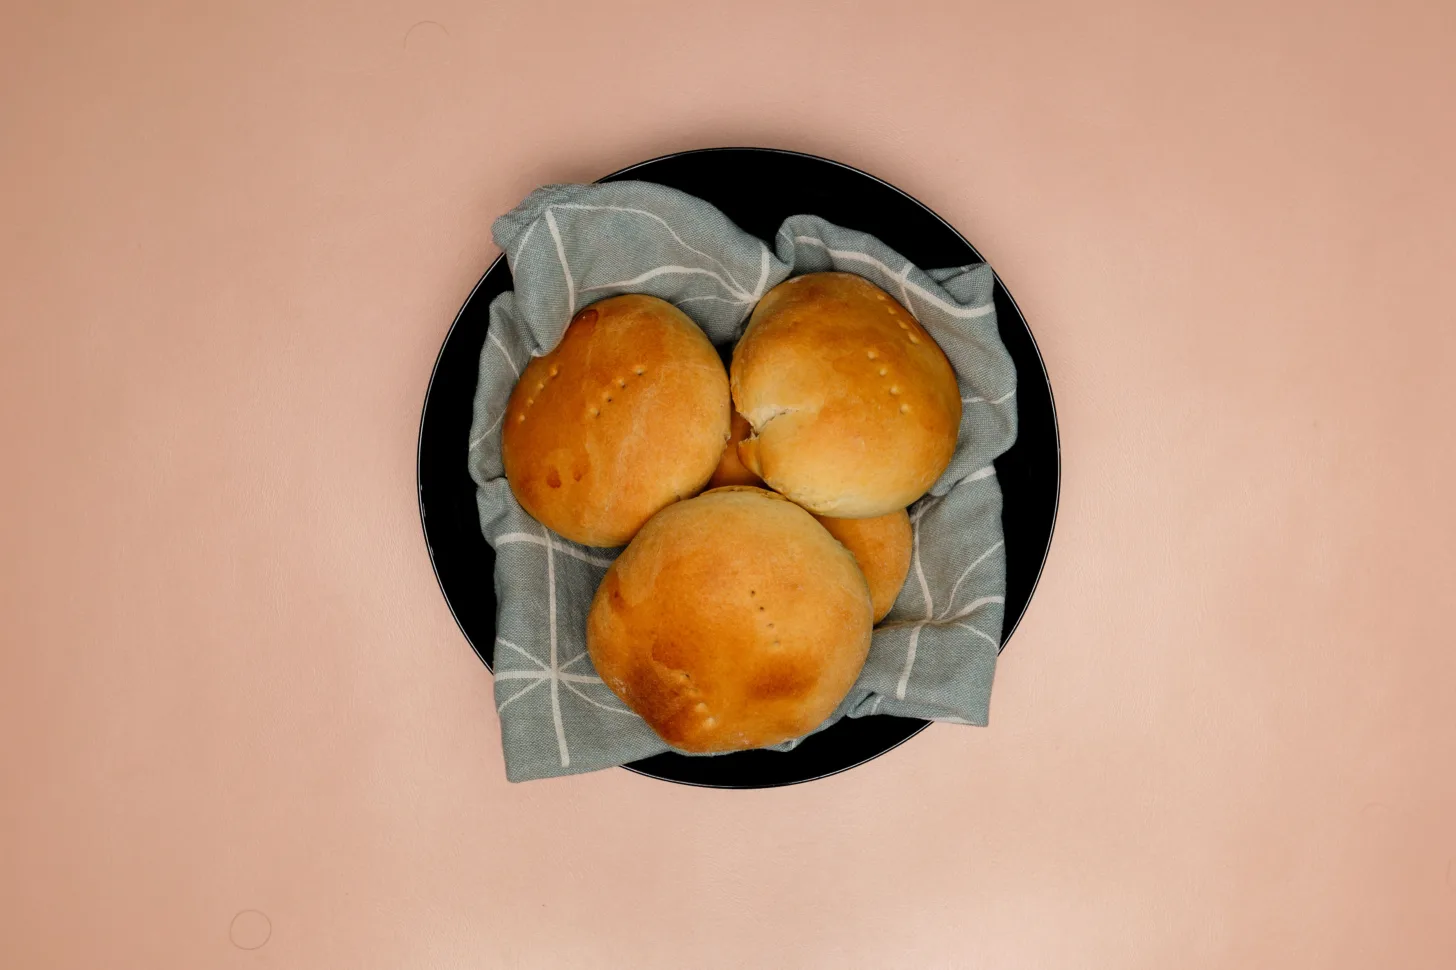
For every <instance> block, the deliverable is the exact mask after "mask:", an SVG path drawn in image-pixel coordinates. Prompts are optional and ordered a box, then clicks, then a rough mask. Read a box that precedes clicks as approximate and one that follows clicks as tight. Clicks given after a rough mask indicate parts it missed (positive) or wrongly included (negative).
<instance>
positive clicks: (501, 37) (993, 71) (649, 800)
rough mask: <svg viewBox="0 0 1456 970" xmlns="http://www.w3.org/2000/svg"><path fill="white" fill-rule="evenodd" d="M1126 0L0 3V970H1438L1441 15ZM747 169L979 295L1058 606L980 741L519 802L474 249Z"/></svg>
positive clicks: (1442, 691)
mask: <svg viewBox="0 0 1456 970" xmlns="http://www.w3.org/2000/svg"><path fill="white" fill-rule="evenodd" d="M1088 6H1089V5H1085V4H1079V3H1073V2H1052V3H1047V2H1032V3H1012V2H1000V3H961V2H949V0H947V2H944V3H939V4H936V3H927V2H913V0H902V2H896V3H888V4H869V3H862V4H845V3H805V2H796V3H783V2H759V3H733V4H698V3H687V2H677V3H664V2H656V0H644V2H635V3H591V2H586V0H581V2H574V3H552V2H545V0H537V2H529V3H527V2H520V3H511V4H504V3H491V2H480V0H396V2H391V3H383V2H378V0H364V2H358V0H355V2H347V3H346V2H342V0H334V2H327V3H309V4H302V3H296V2H285V0H255V2H246V3H245V2H237V0H234V2H231V3H226V4H197V3H191V2H173V3H168V4H162V3H155V2H131V3H125V4H116V3H109V4H108V3H99V2H94V0H93V2H82V3H27V4H15V3H10V4H6V5H5V12H6V17H5V20H6V24H5V30H4V31H3V33H0V185H3V188H0V227H3V230H0V443H3V455H4V464H3V471H0V550H3V551H0V663H3V670H0V965H4V966H5V967H16V968H31V967H37V968H41V967H58V968H93V967H106V968H146V970H172V968H177V970H183V968H186V970H194V968H250V967H272V968H307V970H314V968H333V967H348V968H361V970H373V968H381V970H383V968H455V967H461V968H464V967H472V968H474V967H557V966H560V967H596V966H636V967H674V966H700V967H710V968H717V967H740V966H741V967H755V966H763V967H767V966H783V967H905V968H927V967H977V968H979V967H986V968H1051V970H1060V968H1067V970H1074V968H1075V970H1085V968H1118V970H1122V968H1149V970H1153V968H1158V970H1163V968H1168V967H1179V968H1213V967H1335V968H1362V970H1364V968H1370V967H1401V968H1406V967H1411V968H1448V967H1451V966H1453V965H1456V713H1453V711H1456V651H1453V639H1456V637H1453V633H1452V623H1451V618H1450V604H1451V602H1452V596H1453V593H1452V589H1453V586H1456V515H1453V512H1452V504H1451V497H1450V495H1451V489H1452V486H1451V481H1452V477H1453V474H1456V457H1453V444H1452V434H1451V417H1452V414H1453V405H1452V401H1451V393H1452V386H1453V379H1452V377H1451V374H1452V370H1453V366H1456V313H1453V309H1452V308H1453V306H1456V272H1453V270H1452V264H1453V261H1456V229H1453V226H1456V180H1453V178H1452V174H1451V173H1452V172H1453V171H1456V133H1453V125H1452V114H1451V111H1452V107H1451V106H1452V104H1453V103H1456V8H1453V7H1452V5H1451V4H1450V3H1449V2H1430V3H1425V4H1416V3H1409V2H1405V3H1395V4H1377V3H1374V2H1367V3H1360V4H1336V5H1330V4H1316V3H1290V2H1285V3H1279V4H1275V5H1273V6H1274V7H1276V9H1274V10H1269V9H1267V8H1268V7H1270V6H1271V5H1270V4H1267V3H1255V2H1238V3H1224V4H1219V5H1203V6H1204V7H1205V9H1204V10H1203V11H1201V12H1193V11H1190V10H1184V11H1183V12H1176V11H1174V10H1172V9H1170V7H1172V6H1173V5H1169V4H1165V3H1159V2H1151V0H1150V2H1146V3H1141V4H1129V3H1104V4H1099V5H1097V6H1098V7H1099V8H1100V9H1098V10H1096V11H1093V10H1090V9H1087V8H1088ZM1189 6H1192V5H1189ZM507 78H513V79H515V80H514V81H513V82H511V83H508V82H507V80H506V79H507ZM508 90H509V91H510V92H511V93H507V92H508ZM717 144H759V145H772V146H779V147H785V148H794V149H800V150H804V151H810V152H815V153H818V154H823V155H828V156H831V157H834V158H838V159H841V160H843V161H846V162H849V163H850V164H853V165H858V166H861V167H863V168H866V169H868V170H869V171H871V172H874V173H876V174H878V175H880V176H883V177H884V178H886V179H889V180H890V181H892V182H894V183H896V184H898V185H900V186H902V187H904V188H905V189H906V190H908V191H910V192H911V193H913V194H914V195H916V196H918V197H920V198H922V199H923V200H925V201H926V202H927V203H928V204H930V205H931V206H933V207H934V208H935V209H937V210H938V211H940V212H941V213H943V214H944V215H945V216H946V217H947V218H948V219H950V220H951V221H952V222H953V223H954V224H955V225H957V226H958V227H960V228H961V229H962V230H963V231H964V232H965V233H966V234H967V235H968V236H969V237H970V238H971V239H972V240H973V241H974V242H975V243H976V244H977V245H978V246H979V247H981V249H982V251H983V252H984V253H986V254H987V256H988V258H990V259H991V260H992V261H993V263H994V264H995V266H996V268H997V270H998V271H999V272H1000V273H1001V275H1002V276H1003V278H1004V279H1005V280H1006V282H1007V284H1008V285H1009V286H1010V288H1011V290H1012V291H1013V292H1014V293H1015V294H1016V296H1017V298H1018V300H1019V301H1020V302H1021V305H1022V307H1023V308H1024V310H1025V311H1026V314H1027V316H1028V318H1029V319H1030V321H1031V323H1032V326H1033V328H1034V329H1035V331H1036V335H1037V338H1038V340H1039V341H1040V343H1041V348H1042V351H1043V353H1044V354H1045V356H1046V359H1047V364H1048V367H1049V368H1050V370H1051V374H1052V377H1053V380H1054V383H1055V387H1056V393H1057V402H1058V405H1059V409H1060V418H1061V428H1062V434H1063V455H1064V460H1065V474H1064V479H1063V492H1062V495H1063V499H1062V510H1061V517H1060V521H1059V523H1058V528H1057V535H1056V542H1055V546H1054V548H1053V555H1052V559H1051V562H1050V565H1049V566H1048V568H1047V571H1046V574H1045V576H1044V577H1043V580H1042V584H1041V588H1040V590H1039V591H1038V593H1037V596H1036V598H1035V600H1034V601H1033V603H1032V607H1031V610H1030V612H1029V614H1028V615H1027V617H1026V620H1025V622H1024V623H1023V624H1022V626H1021V629H1020V631H1019V632H1018V634H1017V636H1016V638H1015V640H1014V641H1013V643H1012V646H1011V649H1010V650H1009V652H1008V653H1007V654H1006V656H1005V657H1004V658H1003V663H1002V666H1001V669H1000V673H999V678H998V684H997V687H996V695H995V698H994V701H993V709H992V723H991V726H990V727H989V728H988V729H984V730H979V729H960V728H953V727H945V726H937V727H934V728H932V729H931V730H929V731H928V732H927V733H925V734H924V735H922V736H920V737H918V738H916V739H914V740H913V741H912V742H910V743H909V744H907V745H906V746H905V747H904V748H902V749H900V750H898V751H896V752H894V753H893V754H892V755H890V756H888V757H885V758H882V759H880V760H878V761H876V762H874V763H872V764H870V765H868V766H866V767H863V768H860V769H857V770H855V771H853V772H850V773H848V774H845V775H841V776H839V777H837V778H833V779H831V780H828V781H824V782H820V783H816V784H811V785H805V786H801V787H796V788H790V789H785V790H779V791H761V792H746V793H720V792H712V791H699V790H693V789H688V788H680V787H674V786H669V785H665V784H661V783H658V782H653V781H648V780H646V779H643V778H639V777H635V776H633V775H630V774H628V773H626V772H622V771H610V772H605V773H600V774H596V775H593V776H587V777H578V778H571V779H565V780H559V781H550V782H538V783H532V784H529V785H524V786H519V787H510V786H508V785H507V784H506V782H505V780H504V777H503V774H502V770H501V763H500V755H499V751H498V736H497V728H496V720H495V715H494V713H493V711H492V709H491V690H490V677H489V675H488V674H487V672H486V671H485V669H484V668H483V667H482V666H481V665H480V663H479V662H478V661H477V660H476V659H475V657H474V655H473V654H471V652H470V651H469V649H468V648H467V646H466V645H465V643H464V640H463V639H462V637H461V636H460V634H459V632H458V631H457V630H456V628H455V625H454V623H453V622H452V621H451V618H450V614H449V612H448V611H447V610H446V608H445V604H444V602H443V600H442V599H441V597H440V595H439V593H438V591H437V589H436V586H435V581H434V577H433V576H432V574H431V571H430V566H429V561H428V559H427V558H426V555H425V549H424V544H423V542H422V541H421V537H420V531H419V522H418V517H417V513H416V510H415V485H414V449H415V433H416V426H417V422H418V419H419V409H420V403H421V400H422V397H423V394H424V389H425V382H426V379H427V378H428V375H429V372H430V366H431V363H432V361H433V359H434V355H435V352H436V350H437V349H438V347H439V344H440V341H441V338H442V337H443V336H444V333H445V329H446V327H447V326H448V324H449V321H450V319H451V316H452V315H453V313H454V311H455V309H456V308H457V306H458V305H459V304H460V302H461V300H462V299H463V298H464V296H465V295H466V293H467V292H468V291H469V289H470V287H471V285H472V284H473V283H474V282H475V280H476V278H477V276H478V275H479V274H480V272H481V271H482V269H483V268H484V267H485V266H486V265H487V264H488V262H489V261H490V260H491V258H492V257H493V256H494V255H495V250H494V248H493V247H492V245H491V243H490V241H489V236H488V227H489V223H490V220H491V218H492V217H493V216H494V215H496V214H497V213H499V212H501V211H502V210H504V209H506V208H508V207H509V206H511V205H512V204H514V203H515V202H516V201H517V200H518V199H519V198H520V197H521V196H522V195H523V194H524V193H525V192H527V191H528V190H529V189H531V188H532V187H533V186H535V185H537V184H538V183H541V182H546V181H560V180H573V179H576V180H581V179H591V178H593V177H596V176H598V175H601V174H603V173H605V172H608V171H611V170H613V169H615V168H617V167H619V166H622V165H624V164H627V163H630V162H633V161H636V160H639V159H642V158H646V157H649V156H653V155H657V154H660V153H663V152H667V151H672V150H676V149H682V148H690V147H701V146H705V145H717ZM498 832H506V833H509V834H508V836H507V837H498V836H497V833H498ZM259 944H261V946H260V945H259ZM246 947H254V949H245V948H246Z"/></svg>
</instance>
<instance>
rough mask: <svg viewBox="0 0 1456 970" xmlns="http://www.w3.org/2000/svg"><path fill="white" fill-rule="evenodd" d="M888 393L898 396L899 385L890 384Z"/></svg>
mask: <svg viewBox="0 0 1456 970" xmlns="http://www.w3.org/2000/svg"><path fill="white" fill-rule="evenodd" d="M890 393H891V394H899V393H900V385H899V384H891V385H890Z"/></svg>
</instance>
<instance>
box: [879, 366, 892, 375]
mask: <svg viewBox="0 0 1456 970" xmlns="http://www.w3.org/2000/svg"><path fill="white" fill-rule="evenodd" d="M888 373H890V372H889V371H888V370H886V369H885V368H883V367H881V368H880V376H881V377H884V376H885V375H886V374H888Z"/></svg>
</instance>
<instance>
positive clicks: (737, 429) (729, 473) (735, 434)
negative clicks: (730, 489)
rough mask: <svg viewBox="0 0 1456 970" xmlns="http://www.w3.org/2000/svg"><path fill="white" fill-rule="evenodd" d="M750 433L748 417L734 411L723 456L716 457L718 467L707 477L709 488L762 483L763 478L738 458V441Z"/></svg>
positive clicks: (751, 429) (751, 428) (751, 431)
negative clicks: (710, 476)
mask: <svg viewBox="0 0 1456 970" xmlns="http://www.w3.org/2000/svg"><path fill="white" fill-rule="evenodd" d="M752 433H753V427H752V426H751V425H750V424H749V423H748V419H747V418H745V417H744V416H743V415H741V414H739V413H738V412H737V411H734V412H733V421H732V423H731V424H730V425H729V429H728V444H727V446H726V447H725V448H724V449H723V457H721V458H719V459H718V467H717V469H715V470H714V472H713V477H712V478H710V479H708V487H709V488H722V487H723V486H724V485H762V484H763V479H761V478H759V477H758V476H757V475H755V474H754V473H753V472H751V471H749V470H748V469H747V468H745V467H744V465H743V462H742V461H740V460H739V458H738V442H740V441H742V440H743V439H744V438H747V437H748V436H749V435H750V434H752Z"/></svg>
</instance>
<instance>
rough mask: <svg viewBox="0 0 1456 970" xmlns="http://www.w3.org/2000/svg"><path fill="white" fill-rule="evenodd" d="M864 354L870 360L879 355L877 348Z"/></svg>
mask: <svg viewBox="0 0 1456 970" xmlns="http://www.w3.org/2000/svg"><path fill="white" fill-rule="evenodd" d="M865 356H866V357H868V358H869V359H870V360H874V359H875V358H876V357H878V356H880V354H879V351H877V350H871V351H870V352H869V353H867V354H865Z"/></svg>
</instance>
